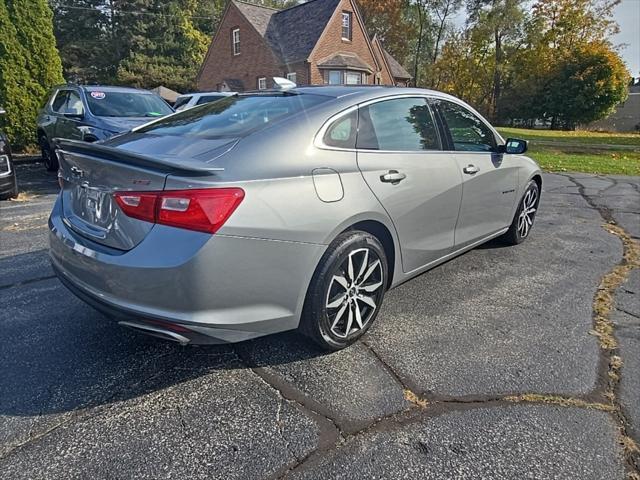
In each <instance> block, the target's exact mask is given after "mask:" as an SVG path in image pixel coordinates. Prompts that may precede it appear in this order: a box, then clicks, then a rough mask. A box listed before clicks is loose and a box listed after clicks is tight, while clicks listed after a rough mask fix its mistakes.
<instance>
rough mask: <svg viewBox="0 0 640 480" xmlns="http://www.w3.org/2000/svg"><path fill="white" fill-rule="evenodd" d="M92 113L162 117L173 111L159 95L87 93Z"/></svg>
mask: <svg viewBox="0 0 640 480" xmlns="http://www.w3.org/2000/svg"><path fill="white" fill-rule="evenodd" d="M87 103H88V104H89V110H91V113H93V114H94V115H96V116H98V117H162V116H164V115H168V114H170V113H171V112H173V110H171V107H169V105H167V104H166V103H165V101H164V100H162V99H161V98H160V97H158V96H157V95H153V94H152V93H143V92H140V93H138V92H109V91H106V92H103V91H97V90H93V91H91V92H87Z"/></svg>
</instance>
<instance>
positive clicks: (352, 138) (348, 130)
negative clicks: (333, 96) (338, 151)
mask: <svg viewBox="0 0 640 480" xmlns="http://www.w3.org/2000/svg"><path fill="white" fill-rule="evenodd" d="M357 125H358V111H357V110H354V111H353V112H351V113H349V114H347V115H345V116H344V117H340V118H339V119H337V120H336V121H334V122H333V123H332V124H331V126H329V128H328V129H327V131H326V132H325V134H324V138H323V142H324V144H325V145H327V146H329V147H339V148H355V146H356V134H357V131H358V130H357Z"/></svg>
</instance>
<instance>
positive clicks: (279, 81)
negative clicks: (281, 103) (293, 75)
mask: <svg viewBox="0 0 640 480" xmlns="http://www.w3.org/2000/svg"><path fill="white" fill-rule="evenodd" d="M296 87H297V85H296V84H295V83H293V82H292V81H291V80H289V79H287V78H282V77H273V88H274V89H276V90H291V89H292V88H296Z"/></svg>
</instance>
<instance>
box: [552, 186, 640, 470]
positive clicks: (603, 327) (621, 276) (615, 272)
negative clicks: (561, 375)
mask: <svg viewBox="0 0 640 480" xmlns="http://www.w3.org/2000/svg"><path fill="white" fill-rule="evenodd" d="M563 176H565V177H566V178H568V179H569V180H570V181H571V182H572V183H573V184H574V185H576V186H577V187H578V192H579V193H580V195H582V197H583V198H584V200H585V201H586V202H587V203H588V204H589V205H591V206H592V207H594V208H596V209H597V210H598V212H599V213H600V216H601V217H602V218H603V220H604V221H605V222H606V223H605V225H603V228H604V229H605V230H606V231H607V232H609V233H610V234H612V235H614V236H616V237H618V239H619V240H620V241H621V242H622V259H621V260H620V262H618V264H616V265H615V266H614V267H613V268H612V269H611V270H610V271H609V272H608V273H606V274H605V275H604V276H603V277H602V278H601V280H600V285H599V286H598V289H597V290H596V293H595V295H594V298H593V330H592V331H591V333H592V334H593V335H595V336H596V337H597V338H598V341H599V345H600V349H601V351H602V356H601V363H600V364H601V371H602V372H603V374H602V375H601V377H602V378H604V379H605V381H604V386H603V388H602V389H603V392H602V393H603V396H604V398H606V399H607V400H608V402H609V403H610V405H611V407H612V410H611V414H612V415H613V416H614V418H615V419H616V421H617V424H618V430H619V443H620V445H621V447H622V450H623V453H624V456H625V460H626V464H627V470H628V473H629V476H630V478H632V477H634V476H635V477H640V450H639V449H638V446H637V444H636V442H635V441H634V439H632V438H631V437H630V436H629V434H628V432H627V425H628V424H629V422H628V420H627V418H626V416H625V413H624V411H623V409H622V405H621V404H620V401H619V399H618V396H617V392H618V388H619V386H620V381H621V377H622V366H623V358H622V357H621V355H620V349H619V345H618V341H617V339H616V337H615V324H614V323H613V321H612V319H611V312H612V311H613V310H614V309H615V306H614V303H615V295H616V291H617V290H618V288H620V286H621V285H622V284H623V283H624V282H625V281H626V280H627V279H628V278H629V275H630V273H631V271H632V270H634V269H636V268H640V242H639V241H638V240H637V239H635V238H633V237H632V236H631V235H630V234H629V233H627V232H626V231H625V229H624V228H622V227H621V226H619V225H618V224H617V222H616V221H615V219H614V218H613V215H612V212H611V210H610V209H609V208H607V207H604V206H601V205H598V204H596V202H595V201H594V200H593V198H592V197H591V196H590V195H587V194H586V192H585V187H584V185H582V184H581V183H580V182H579V181H578V180H576V179H575V178H573V177H572V176H571V175H563Z"/></svg>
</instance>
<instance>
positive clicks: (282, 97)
mask: <svg viewBox="0 0 640 480" xmlns="http://www.w3.org/2000/svg"><path fill="white" fill-rule="evenodd" d="M330 99H331V97H326V96H322V95H311V94H303V95H298V94H290V93H289V94H282V93H274V94H258V95H246V96H245V95H242V96H237V95H234V96H232V97H226V98H223V99H220V100H218V101H215V102H213V103H206V104H204V105H199V106H197V107H193V108H191V109H189V110H183V111H181V112H179V113H176V114H174V115H171V116H170V117H167V118H164V119H162V120H159V121H157V122H153V123H152V124H150V125H147V126H144V127H142V128H140V129H138V130H137V131H138V132H143V133H152V134H155V135H179V136H189V137H199V138H219V137H242V136H245V135H248V134H249V133H252V132H254V131H257V130H259V129H262V128H264V127H266V126H268V125H270V124H272V123H274V122H275V121H277V120H279V119H282V118H285V117H288V116H291V115H294V114H296V113H298V112H301V111H303V110H307V109H309V108H311V107H314V106H316V105H318V104H320V103H323V102H326V101H327V100H330Z"/></svg>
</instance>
